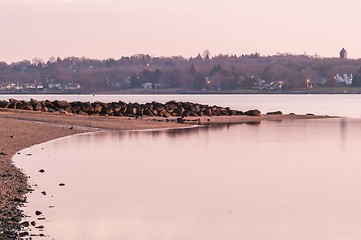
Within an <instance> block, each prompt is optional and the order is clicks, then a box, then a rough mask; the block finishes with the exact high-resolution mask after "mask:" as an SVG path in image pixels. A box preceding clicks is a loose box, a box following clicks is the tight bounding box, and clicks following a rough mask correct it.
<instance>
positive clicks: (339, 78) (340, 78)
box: [335, 74, 353, 86]
mask: <svg viewBox="0 0 361 240" xmlns="http://www.w3.org/2000/svg"><path fill="white" fill-rule="evenodd" d="M335 79H336V82H337V83H338V84H340V85H347V86H350V85H352V80H353V76H352V74H350V75H348V74H342V75H339V74H337V75H336V77H335Z"/></svg>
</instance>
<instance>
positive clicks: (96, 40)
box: [0, 0, 361, 63]
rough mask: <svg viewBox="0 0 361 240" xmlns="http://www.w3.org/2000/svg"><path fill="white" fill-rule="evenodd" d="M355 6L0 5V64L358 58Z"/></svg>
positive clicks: (116, 0)
mask: <svg viewBox="0 0 361 240" xmlns="http://www.w3.org/2000/svg"><path fill="white" fill-rule="evenodd" d="M360 9H361V1H360V0H343V1H341V0H0V30H1V31H0V33H1V34H0V61H5V62H8V63H10V62H15V61H21V60H24V59H28V60H32V59H33V58H41V59H44V60H48V59H49V57H61V58H64V57H69V56H76V57H88V58H97V59H107V58H115V59H118V58H121V57H122V56H131V55H134V54H149V55H152V56H179V55H181V56H184V57H186V58H188V57H192V56H196V55H197V54H198V53H202V52H203V51H204V50H206V49H208V50H209V51H210V53H211V54H212V55H218V54H236V55H242V54H250V53H255V52H258V53H260V54H261V55H274V54H278V53H291V54H304V53H306V54H309V55H316V54H317V55H319V56H321V57H338V56H339V52H340V50H341V49H342V48H343V47H344V48H345V49H346V50H347V51H348V56H349V58H355V59H358V58H361V45H360V43H361V32H360V30H359V29H360V26H361V18H360V15H359V11H360Z"/></svg>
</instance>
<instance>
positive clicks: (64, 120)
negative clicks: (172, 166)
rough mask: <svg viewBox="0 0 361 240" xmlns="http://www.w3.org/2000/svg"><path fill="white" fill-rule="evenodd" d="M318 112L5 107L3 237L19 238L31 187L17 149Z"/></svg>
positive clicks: (0, 122) (0, 170)
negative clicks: (116, 112)
mask: <svg viewBox="0 0 361 240" xmlns="http://www.w3.org/2000/svg"><path fill="white" fill-rule="evenodd" d="M325 118H333V117H330V116H315V115H285V114H283V115H261V116H259V117H253V116H212V117H186V118H184V122H182V123H177V118H163V117H142V118H134V117H110V116H106V117H105V116H79V115H67V114H60V113H47V112H32V111H26V110H15V109H6V110H4V109H2V110H1V111H0V142H1V145H0V239H18V237H19V236H21V235H22V234H25V235H24V236H27V235H26V234H27V233H26V232H22V231H21V230H22V225H21V221H22V211H21V210H20V209H19V207H20V206H22V205H23V204H24V203H25V202H26V197H25V195H26V194H27V193H28V192H29V191H30V187H29V184H28V182H27V178H28V177H27V176H25V175H24V174H23V173H22V172H21V171H20V169H18V168H17V167H16V166H15V165H14V164H13V162H12V157H13V156H14V155H15V154H17V152H18V151H20V150H22V149H25V148H28V147H31V146H33V145H37V144H40V143H44V142H47V141H51V140H54V139H58V138H62V137H66V136H70V135H75V134H81V133H89V132H96V131H100V130H155V129H175V128H184V127H192V126H193V125H212V124H237V123H260V122H261V121H282V120H297V119H325Z"/></svg>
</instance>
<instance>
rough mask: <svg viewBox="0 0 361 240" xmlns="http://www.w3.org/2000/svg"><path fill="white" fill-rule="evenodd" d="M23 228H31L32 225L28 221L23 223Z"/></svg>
mask: <svg viewBox="0 0 361 240" xmlns="http://www.w3.org/2000/svg"><path fill="white" fill-rule="evenodd" d="M21 226H23V227H29V226H30V223H29V222H28V221H25V222H22V223H21Z"/></svg>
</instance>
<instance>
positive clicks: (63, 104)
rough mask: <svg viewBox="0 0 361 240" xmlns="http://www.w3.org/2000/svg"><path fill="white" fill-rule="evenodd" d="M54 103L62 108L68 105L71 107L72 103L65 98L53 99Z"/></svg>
mask: <svg viewBox="0 0 361 240" xmlns="http://www.w3.org/2000/svg"><path fill="white" fill-rule="evenodd" d="M53 104H54V105H55V106H56V107H57V108H61V109H64V110H65V109H66V108H68V107H70V103H68V102H67V101H65V100H62V101H58V100H55V101H53Z"/></svg>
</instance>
